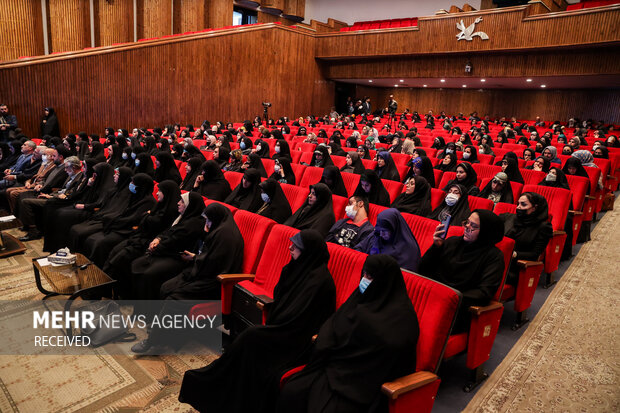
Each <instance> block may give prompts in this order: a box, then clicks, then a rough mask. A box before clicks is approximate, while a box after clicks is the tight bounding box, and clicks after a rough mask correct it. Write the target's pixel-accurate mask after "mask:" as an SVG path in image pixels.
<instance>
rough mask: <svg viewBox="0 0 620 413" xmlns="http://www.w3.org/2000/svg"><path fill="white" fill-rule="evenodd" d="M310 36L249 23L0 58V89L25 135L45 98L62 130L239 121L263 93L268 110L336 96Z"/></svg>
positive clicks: (298, 110)
mask: <svg viewBox="0 0 620 413" xmlns="http://www.w3.org/2000/svg"><path fill="white" fill-rule="evenodd" d="M313 41H314V39H313V37H312V36H309V35H306V34H302V33H298V32H295V31H293V30H288V29H283V28H280V27H278V26H276V27H264V26H256V27H252V28H246V29H244V30H240V31H239V32H234V31H233V32H228V31H225V32H222V33H220V34H216V35H213V34H208V35H203V36H195V37H193V38H191V39H172V40H165V41H161V42H159V43H150V44H146V45H145V44H135V45H130V46H126V47H119V48H116V49H108V50H103V51H90V52H88V53H82V54H77V55H75V56H70V57H67V56H62V57H49V58H47V59H40V60H39V61H35V62H30V63H19V64H13V65H4V67H3V65H0V78H2V79H3V80H4V81H3V82H0V96H11V97H12V98H11V99H10V100H9V101H8V102H7V103H9V104H10V107H11V110H12V112H13V113H15V114H16V115H17V117H18V120H19V124H20V127H22V128H23V130H24V132H25V133H26V134H27V135H29V136H36V135H37V134H38V128H39V121H40V115H41V108H43V107H45V106H52V107H54V108H55V109H56V112H57V113H58V117H59V122H60V126H61V132H63V133H66V132H69V131H72V132H79V131H87V132H89V133H102V130H103V128H104V127H107V126H111V127H114V128H123V127H126V128H130V127H135V126H145V127H156V126H162V125H164V124H166V123H170V122H173V121H174V122H180V123H181V124H187V123H192V124H200V123H201V122H202V121H203V120H204V119H209V120H211V121H216V120H223V121H229V120H230V121H242V120H245V119H251V118H252V117H253V116H256V115H260V114H262V106H261V102H263V101H265V100H269V101H270V102H271V103H272V104H273V107H272V108H271V109H270V116H272V117H274V118H275V117H279V116H285V115H286V116H290V117H295V116H300V115H305V114H308V113H317V114H323V113H326V112H327V111H328V110H329V107H330V106H331V105H333V102H334V87H333V83H332V82H329V81H326V80H324V79H323V78H322V77H321V74H320V68H319V65H318V64H317V62H316V61H315V60H314V57H313V56H312V54H311V53H298V51H299V50H312V47H313V44H312V43H313ZM223 57H225V60H224V61H222V59H223ZM213 62H220V63H218V64H213Z"/></svg>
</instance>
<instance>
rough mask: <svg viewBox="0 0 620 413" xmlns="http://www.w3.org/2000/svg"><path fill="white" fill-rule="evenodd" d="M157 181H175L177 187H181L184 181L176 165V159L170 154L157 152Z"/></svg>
mask: <svg viewBox="0 0 620 413" xmlns="http://www.w3.org/2000/svg"><path fill="white" fill-rule="evenodd" d="M155 166H157V169H156V170H155V181H156V182H163V181H166V180H170V181H174V182H175V183H176V184H177V185H180V184H181V182H182V181H183V180H182V179H181V174H180V173H179V168H177V165H176V164H175V163H174V158H173V157H172V155H171V154H170V153H168V152H157V155H155Z"/></svg>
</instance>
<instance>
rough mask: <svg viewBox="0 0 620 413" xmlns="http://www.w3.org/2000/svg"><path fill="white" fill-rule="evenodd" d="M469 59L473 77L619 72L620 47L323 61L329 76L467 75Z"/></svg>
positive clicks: (367, 77) (358, 77) (347, 77)
mask: <svg viewBox="0 0 620 413" xmlns="http://www.w3.org/2000/svg"><path fill="white" fill-rule="evenodd" d="M468 61H469V62H471V64H472V66H473V71H472V73H471V77H474V78H479V77H522V76H558V75H601V74H616V75H617V74H620V48H619V47H596V48H594V47H592V48H582V49H580V50H578V51H576V50H575V48H570V49H568V48H565V49H562V50H553V51H544V52H529V53H524V52H523V53H498V54H471V55H459V56H455V55H441V56H415V57H392V58H390V59H380V58H374V59H365V60H359V59H358V60H356V61H354V60H325V61H324V62H325V66H326V67H327V72H326V76H327V77H328V78H330V79H375V78H393V77H414V78H415V77H432V78H437V77H465V76H466V75H465V73H464V67H465V64H466V63H467V62H468Z"/></svg>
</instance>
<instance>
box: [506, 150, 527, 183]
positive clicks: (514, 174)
mask: <svg viewBox="0 0 620 413" xmlns="http://www.w3.org/2000/svg"><path fill="white" fill-rule="evenodd" d="M508 154H511V155H514V156H508ZM516 158H517V155H515V154H514V153H513V152H508V153H507V154H506V155H504V159H502V161H501V163H500V166H501V167H502V172H504V173H505V174H506V175H507V176H508V180H509V181H510V182H518V183H520V184H523V185H524V184H525V181H524V180H523V176H522V175H521V171H519V163H518V161H517V159H516Z"/></svg>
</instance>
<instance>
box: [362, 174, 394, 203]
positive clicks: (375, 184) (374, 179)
mask: <svg viewBox="0 0 620 413" xmlns="http://www.w3.org/2000/svg"><path fill="white" fill-rule="evenodd" d="M362 181H366V182H368V183H370V192H368V193H367V192H366V191H364V188H362ZM354 195H357V196H362V197H366V198H368V202H370V203H371V204H377V205H381V206H385V207H387V206H389V205H390V194H389V193H388V191H387V190H386V189H385V187H384V186H383V182H381V178H379V176H378V175H377V173H376V172H375V171H373V170H372V169H366V170H365V171H364V173H363V174H362V176H361V177H360V183H359V184H358V185H357V188H356V189H355V192H354Z"/></svg>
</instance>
